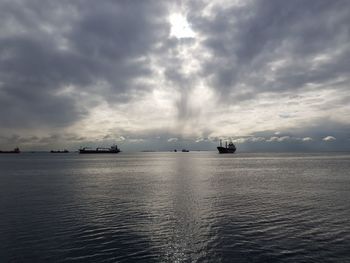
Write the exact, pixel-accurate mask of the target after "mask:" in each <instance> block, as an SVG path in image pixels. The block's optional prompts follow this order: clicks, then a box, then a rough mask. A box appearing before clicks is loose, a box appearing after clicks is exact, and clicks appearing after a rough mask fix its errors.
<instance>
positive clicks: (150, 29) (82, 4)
mask: <svg viewBox="0 0 350 263" xmlns="http://www.w3.org/2000/svg"><path fill="white" fill-rule="evenodd" d="M164 14H165V12H164V10H163V6H162V4H160V3H158V2H157V1H137V2H136V1H135V2H133V1H103V2H97V1H74V2H73V1H2V2H1V3H0V22H1V24H2V27H1V29H0V122H1V124H2V125H3V126H5V127H22V128H25V127H33V126H34V127H37V126H41V125H44V126H55V127H64V126H67V125H70V124H72V123H74V122H75V121H77V120H79V119H80V118H81V117H83V116H84V115H85V114H86V113H87V111H86V109H85V108H84V106H85V105H84V103H83V102H82V101H79V100H80V99H82V98H81V97H80V95H79V94H80V93H81V92H85V93H86V94H87V95H88V96H89V97H93V96H100V97H102V98H103V99H105V100H107V101H109V102H111V103H114V102H116V101H121V100H123V101H124V102H125V101H126V100H128V98H129V97H130V94H132V91H133V90H135V89H138V90H140V89H146V88H147V86H146V85H140V84H136V83H135V80H137V79H138V78H140V77H143V76H148V75H149V74H150V73H151V72H150V69H149V68H148V61H147V56H148V55H149V54H150V53H151V52H152V50H153V48H154V45H155V44H156V43H157V41H159V39H160V38H162V37H164V35H167V32H168V30H169V28H168V26H167V25H166V24H165V23H164V21H163V19H162V16H163V15H164ZM67 86H73V87H74V92H68V93H64V92H60V91H62V89H63V88H64V87H67Z"/></svg>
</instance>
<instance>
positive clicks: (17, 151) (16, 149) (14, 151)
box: [0, 147, 21, 153]
mask: <svg viewBox="0 0 350 263" xmlns="http://www.w3.org/2000/svg"><path fill="white" fill-rule="evenodd" d="M20 152H21V151H20V150H19V148H18V147H16V148H15V149H13V151H0V153H20Z"/></svg>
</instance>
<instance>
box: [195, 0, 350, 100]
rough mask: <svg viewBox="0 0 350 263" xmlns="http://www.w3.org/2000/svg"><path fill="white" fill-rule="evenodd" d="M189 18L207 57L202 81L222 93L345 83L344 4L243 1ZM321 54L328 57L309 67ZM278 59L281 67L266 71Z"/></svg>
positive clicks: (348, 7)
mask: <svg viewBox="0 0 350 263" xmlns="http://www.w3.org/2000/svg"><path fill="white" fill-rule="evenodd" d="M243 2H244V1H243ZM197 4H198V2H197ZM194 8H196V9H198V6H196V5H194ZM189 14H190V15H189V19H190V22H191V23H192V25H193V29H194V30H195V31H197V32H200V33H201V34H202V35H203V38H204V39H205V40H204V42H203V43H204V45H205V46H206V47H207V49H208V51H209V52H210V53H211V54H212V56H213V59H210V60H208V61H204V63H203V73H202V74H203V77H206V76H209V77H207V80H208V81H209V83H210V84H211V86H212V87H213V88H215V89H217V90H218V91H219V92H221V93H223V94H226V95H227V93H230V92H232V91H234V92H236V93H237V92H238V91H241V90H242V89H243V90H244V89H245V88H244V87H242V84H245V85H246V86H249V87H250V88H253V89H254V93H250V95H251V98H253V97H254V96H255V95H256V94H257V93H259V92H265V91H274V92H278V91H281V90H289V89H292V90H293V89H300V88H302V87H303V86H304V85H306V84H307V83H323V82H326V81H330V80H335V79H337V78H339V77H343V78H345V79H347V82H349V79H348V76H347V73H348V72H349V68H350V62H349V59H348V57H349V55H350V49H349V46H348V45H347V44H346V43H348V42H349V40H350V32H349V24H350V15H349V14H350V3H349V2H348V1H344V0H339V1H337V0H335V1H328V0H311V1H299V0H293V1H278V0H272V1H271V0H266V1H265V0H262V1H249V2H247V4H246V5H243V6H239V7H237V6H232V7H230V8H227V7H226V6H224V5H222V6H216V7H215V8H214V9H213V12H212V14H211V16H201V15H200V13H196V12H189ZM322 54H323V55H327V54H330V56H331V58H330V59H329V60H327V61H323V62H322V63H321V62H320V63H318V64H316V65H312V62H313V61H312V60H313V59H314V58H315V57H316V56H317V55H322ZM281 59H283V60H285V61H284V65H282V66H280V67H279V68H276V69H275V71H274V72H271V70H270V64H269V63H272V62H276V61H278V60H281Z"/></svg>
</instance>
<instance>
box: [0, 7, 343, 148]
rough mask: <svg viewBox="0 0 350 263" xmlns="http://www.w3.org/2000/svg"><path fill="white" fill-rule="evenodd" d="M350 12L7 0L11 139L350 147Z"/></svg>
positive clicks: (1, 94) (3, 97)
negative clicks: (347, 140) (346, 140)
mask: <svg viewBox="0 0 350 263" xmlns="http://www.w3.org/2000/svg"><path fill="white" fill-rule="evenodd" d="M349 13H350V4H349V3H347V2H346V1H342V0H334V1H327V0H310V1H299V0H296V1H288V2H282V1H279V0H261V1H257V0H251V1H227V0H216V1H208V0H197V1H187V2H186V1H185V2H181V3H178V2H174V3H173V2H172V3H170V2H162V3H160V2H159V1H155V0H145V1H112V0H107V1H103V2H100V1H92V0H87V1H84V2H82V1H68V0H62V1H53V0H48V1H45V2H42V1H24V0H18V1H10V0H4V1H1V2H0V23H1V25H2V26H1V28H0V123H1V127H0V137H1V144H2V145H4V146H11V145H12V144H15V143H19V144H24V145H26V146H28V147H31V146H33V147H34V146H35V145H37V144H38V145H42V146H43V147H44V145H46V147H50V145H59V144H68V145H72V146H75V145H76V144H81V143H86V144H88V143H94V142H98V143H103V142H104V143H110V142H112V141H113V140H114V141H120V142H121V143H125V147H128V145H127V142H131V141H133V142H136V141H137V142H138V143H139V144H142V145H145V147H146V146H147V148H150V147H151V146H152V144H151V142H154V138H156V137H159V139H158V145H160V144H163V146H164V147H166V146H167V145H168V139H174V138H177V140H178V142H179V143H180V142H186V143H188V142H189V141H193V142H194V143H195V145H196V147H203V148H205V147H211V145H212V144H213V145H214V144H216V143H217V139H218V138H231V139H232V140H233V141H235V142H236V143H239V144H240V145H242V147H243V146H244V145H249V147H250V146H251V147H253V146H254V147H257V146H258V145H262V146H261V147H284V146H285V145H288V147H292V146H290V145H291V144H293V145H299V146H298V147H304V146H305V145H306V146H305V147H316V148H317V147H318V145H319V143H320V142H322V138H327V136H329V134H332V135H333V136H334V138H337V140H336V142H334V143H332V145H333V146H331V144H327V147H338V148H339V149H340V148H342V147H346V145H347V144H346V143H344V144H343V146H342V145H341V142H343V139H344V138H348V137H349V134H348V128H349V125H350V122H349V120H350V106H349V105H350V96H349V94H348V87H349V84H350V77H349V74H348V72H349V69H350V62H349V60H348V57H349V55H350V48H349V45H348V44H347V43H349V41H350V33H349V30H348V25H349V24H350V18H349V15H348V14H349ZM176 16H178V17H180V18H181V19H178V20H179V21H180V20H181V21H180V22H181V23H182V24H183V25H185V27H186V30H187V31H186V32H187V33H188V32H191V34H190V37H181V36H179V35H177V34H174V31H173V30H174V26H175V27H177V28H178V30H180V31H181V24H176V23H177V22H176V21H174V19H171V18H174V17H176ZM175 20H176V19H175ZM170 22H171V23H170ZM174 23H175V24H174ZM179 28H180V29H179ZM186 32H185V33H186ZM178 33H179V32H178ZM180 33H181V32H180ZM274 131H278V132H275V133H274ZM122 138H124V139H125V140H124V139H122ZM273 142H276V143H273ZM306 142H308V143H306ZM338 142H339V143H338ZM277 144H278V146H276V145H277ZM267 145H268V146H267ZM300 145H303V146H300ZM163 146H159V147H160V148H161V147H163ZM157 147H158V146H157ZM247 147H248V146H247ZM316 148H315V149H316ZM201 149H202V148H201ZM317 149H318V148H317ZM329 149H330V148H329Z"/></svg>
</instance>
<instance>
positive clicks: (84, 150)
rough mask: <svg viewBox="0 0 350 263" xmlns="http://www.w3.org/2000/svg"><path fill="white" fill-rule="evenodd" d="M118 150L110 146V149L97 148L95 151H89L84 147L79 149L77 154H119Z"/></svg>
mask: <svg viewBox="0 0 350 263" xmlns="http://www.w3.org/2000/svg"><path fill="white" fill-rule="evenodd" d="M119 152H120V149H119V148H118V146H117V145H112V146H111V147H110V148H103V147H98V148H96V149H89V148H88V147H84V148H81V149H79V153H82V154H86V153H119Z"/></svg>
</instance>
